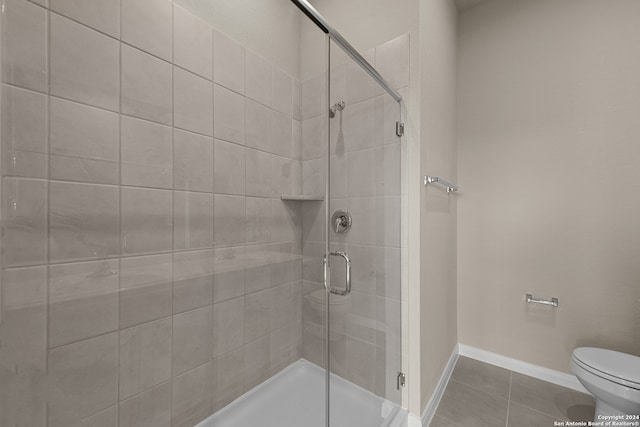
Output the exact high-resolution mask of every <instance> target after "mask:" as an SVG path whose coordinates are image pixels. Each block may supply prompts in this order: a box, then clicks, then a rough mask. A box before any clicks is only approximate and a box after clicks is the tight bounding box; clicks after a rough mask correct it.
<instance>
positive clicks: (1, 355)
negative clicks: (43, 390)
mask: <svg viewBox="0 0 640 427" xmlns="http://www.w3.org/2000/svg"><path fill="white" fill-rule="evenodd" d="M2 298H3V299H2V316H3V319H2V324H1V325H0V339H1V340H2V348H1V349H0V359H2V360H3V364H4V366H6V367H10V369H11V370H12V371H14V372H29V371H33V372H38V371H39V372H40V373H41V375H42V376H44V373H45V369H46V357H47V352H46V346H47V272H46V268H45V267H28V268H16V269H7V270H4V272H3V273H2ZM29 388H31V387H28V389H29ZM28 392H29V393H31V394H33V395H37V394H38V390H36V389H33V388H31V389H30V390H28ZM26 406H29V405H26ZM33 409H34V411H35V410H36V408H33ZM18 412H19V411H18ZM0 420H4V419H3V418H2V417H0ZM15 421H17V420H15Z"/></svg>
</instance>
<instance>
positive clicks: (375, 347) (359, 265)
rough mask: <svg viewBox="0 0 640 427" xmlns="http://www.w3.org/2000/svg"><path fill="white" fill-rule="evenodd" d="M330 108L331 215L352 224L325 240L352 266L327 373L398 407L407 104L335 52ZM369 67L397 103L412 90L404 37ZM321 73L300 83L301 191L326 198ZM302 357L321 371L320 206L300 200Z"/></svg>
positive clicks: (335, 312)
mask: <svg viewBox="0 0 640 427" xmlns="http://www.w3.org/2000/svg"><path fill="white" fill-rule="evenodd" d="M331 51H332V53H331V55H332V60H331V63H332V64H338V65H334V66H333V67H332V69H331V74H330V85H331V86H330V91H329V93H330V98H331V99H330V103H331V105H333V104H335V103H336V102H339V101H345V105H346V106H345V108H344V110H343V111H338V112H336V115H335V117H334V118H332V119H329V124H330V125H329V129H330V132H331V135H330V141H331V158H330V171H331V174H330V190H331V200H330V213H332V212H334V211H335V210H336V209H346V210H348V211H349V212H350V213H351V216H352V219H353V225H352V228H351V230H350V231H349V232H348V233H346V234H336V233H335V232H334V231H333V230H331V231H330V232H329V234H330V237H329V239H330V242H331V250H339V251H346V252H347V253H348V254H349V256H350V257H351V261H352V292H351V294H350V295H348V296H347V297H341V296H334V295H331V297H330V299H331V300H330V316H331V320H330V330H331V333H330V341H331V342H330V347H331V364H330V366H331V370H332V372H334V373H336V374H338V375H340V376H342V377H343V378H345V379H347V380H349V381H351V382H353V383H355V384H358V385H359V386H361V387H363V388H365V389H367V390H369V391H371V392H373V393H375V394H377V395H379V396H384V397H386V398H387V399H390V400H393V401H395V402H397V403H400V401H401V393H400V391H399V390H397V388H396V380H397V375H398V372H400V371H401V369H402V364H401V331H400V322H401V319H400V313H401V311H400V305H401V295H400V275H401V264H400V258H401V257H400V254H401V244H402V242H401V234H402V231H401V215H402V213H403V212H404V210H403V208H402V205H403V204H404V203H405V202H406V194H405V193H404V188H405V186H404V185H403V182H402V180H403V178H402V174H401V170H402V166H403V164H404V163H403V156H404V155H405V154H404V153H406V149H405V144H406V142H405V140H404V138H400V137H398V136H397V135H396V121H399V120H401V116H402V117H404V113H403V114H401V108H402V109H404V102H405V101H402V102H401V103H398V102H396V101H395V100H394V99H393V98H392V97H391V96H390V95H388V94H387V93H386V92H383V89H382V87H381V86H379V85H378V84H377V83H376V82H375V81H374V80H373V79H372V78H371V77H369V76H368V75H367V74H366V73H365V72H364V71H362V69H360V67H359V66H358V65H356V64H355V63H354V62H353V61H351V60H350V59H348V58H347V57H346V56H345V55H344V54H342V53H341V52H340V50H339V48H338V47H336V46H334V45H332V46H331ZM364 56H365V57H366V59H367V60H368V61H369V62H370V63H371V64H375V68H376V69H377V70H378V71H379V72H380V73H381V74H382V76H384V78H385V79H386V80H387V81H388V82H389V84H390V85H391V86H392V87H394V88H395V89H396V90H398V91H399V93H400V94H401V95H403V96H405V95H406V88H407V86H408V84H409V72H408V70H409V37H408V35H404V36H401V37H398V38H396V39H394V40H391V41H389V42H387V43H384V44H383V45H380V46H378V47H376V48H375V49H372V50H370V51H368V52H365V55H364ZM326 81H327V78H326V74H318V75H317V76H315V77H313V78H309V79H305V80H304V81H303V83H302V141H303V144H302V160H303V166H302V169H303V180H302V186H303V192H304V193H305V194H323V192H324V185H325V171H326V162H327V154H326V150H327V148H326V143H323V141H325V140H326V121H327V114H326V112H327V106H326V105H325V104H326V103H325V102H323V100H325V99H326V95H323V94H324V93H325V91H326ZM302 223H303V232H302V234H303V235H302V244H303V253H304V267H303V279H304V282H303V298H302V301H303V306H302V307H303V309H302V312H303V313H302V316H303V334H302V341H303V346H302V347H303V351H302V354H303V357H304V358H306V359H308V360H311V361H313V362H314V363H316V364H319V365H320V366H325V365H326V364H325V358H324V355H325V353H324V352H323V351H322V349H323V348H324V347H323V345H324V340H325V327H324V325H325V317H324V316H325V313H324V311H325V310H324V308H323V307H322V304H320V303H319V302H318V299H319V298H318V296H319V293H318V290H320V289H322V279H323V278H322V255H323V252H324V224H325V223H324V204H323V203H321V202H306V203H305V205H304V207H303V214H302ZM332 263H333V267H332V272H331V274H332V276H331V277H332V281H333V282H334V284H333V285H332V286H333V287H335V288H343V287H344V276H345V273H344V263H343V262H341V261H340V260H338V259H336V258H333V259H332Z"/></svg>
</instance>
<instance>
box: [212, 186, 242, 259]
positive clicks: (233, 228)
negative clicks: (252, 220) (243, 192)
mask: <svg viewBox="0 0 640 427" xmlns="http://www.w3.org/2000/svg"><path fill="white" fill-rule="evenodd" d="M245 215H246V213H245V198H244V197H239V196H225V195H217V194H216V195H215V196H214V201H213V240H214V244H215V246H217V247H220V246H235V245H243V244H244V243H245V229H244V224H245Z"/></svg>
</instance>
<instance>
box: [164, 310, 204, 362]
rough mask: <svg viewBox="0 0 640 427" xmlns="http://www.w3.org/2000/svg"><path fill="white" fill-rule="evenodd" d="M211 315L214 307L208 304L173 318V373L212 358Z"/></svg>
mask: <svg viewBox="0 0 640 427" xmlns="http://www.w3.org/2000/svg"><path fill="white" fill-rule="evenodd" d="M211 315H212V307H211V306H207V307H204V308H199V309H197V310H192V311H188V312H186V313H182V314H179V315H176V316H175V317H174V318H173V354H172V363H173V371H172V372H173V375H179V374H181V373H183V372H186V371H188V370H190V369H193V368H195V367H197V366H199V365H201V364H203V363H205V362H207V361H208V360H211V353H212V346H211V345H212V338H213V333H212V325H213V323H212V318H211Z"/></svg>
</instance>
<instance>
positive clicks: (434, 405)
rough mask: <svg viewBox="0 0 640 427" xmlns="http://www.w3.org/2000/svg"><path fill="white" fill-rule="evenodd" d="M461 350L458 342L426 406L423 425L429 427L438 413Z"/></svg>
mask: <svg viewBox="0 0 640 427" xmlns="http://www.w3.org/2000/svg"><path fill="white" fill-rule="evenodd" d="M459 353H460V350H459V349H458V344H456V346H455V347H454V349H453V352H452V353H451V356H450V357H449V360H448V361H447V364H446V365H445V367H444V370H443V371H442V375H440V379H439V380H438V384H437V385H436V389H435V390H434V391H433V394H432V395H431V399H429V402H427V406H426V407H425V408H424V412H423V413H422V426H423V427H428V426H429V424H430V423H431V420H432V419H433V416H434V415H435V413H436V409H438V405H439V404H440V399H442V395H443V394H444V390H445V389H446V388H447V384H449V378H451V373H452V372H453V368H455V366H456V362H457V361H458V354H459Z"/></svg>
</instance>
